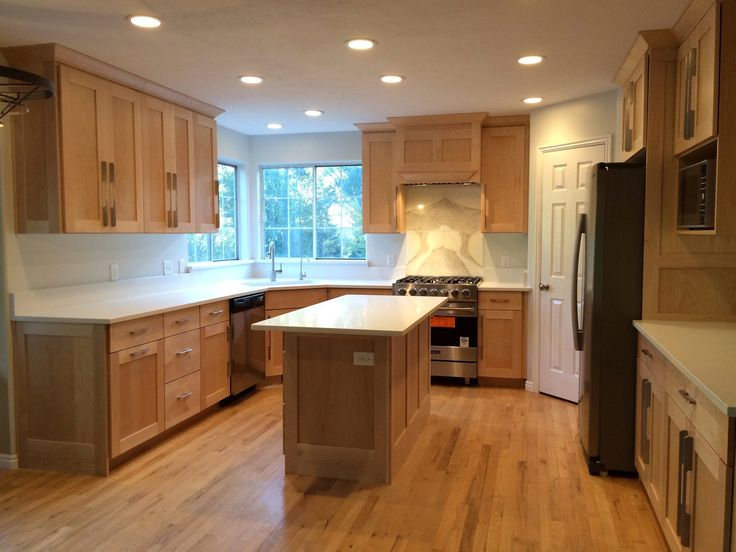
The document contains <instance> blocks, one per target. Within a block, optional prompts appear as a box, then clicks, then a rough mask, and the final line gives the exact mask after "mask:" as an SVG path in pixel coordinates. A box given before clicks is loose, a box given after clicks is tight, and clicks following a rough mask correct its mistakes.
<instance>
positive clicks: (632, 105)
mask: <svg viewBox="0 0 736 552" xmlns="http://www.w3.org/2000/svg"><path fill="white" fill-rule="evenodd" d="M647 61H648V57H647V55H646V54H645V55H644V56H643V57H642V58H641V61H639V63H638V64H637V66H636V67H635V68H634V71H633V72H632V73H631V76H630V77H629V80H628V82H627V83H626V86H625V88H624V91H623V106H622V107H623V110H622V112H623V117H622V121H623V128H622V129H621V152H622V158H623V159H628V158H629V157H631V156H632V155H634V154H635V153H638V152H639V151H640V150H641V149H642V148H643V147H644V146H645V145H646V143H645V141H646V120H647V116H646V109H647Z"/></svg>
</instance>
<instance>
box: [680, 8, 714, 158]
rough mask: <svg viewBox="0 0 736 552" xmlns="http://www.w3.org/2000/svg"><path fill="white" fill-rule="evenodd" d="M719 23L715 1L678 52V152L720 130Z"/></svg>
mask: <svg viewBox="0 0 736 552" xmlns="http://www.w3.org/2000/svg"><path fill="white" fill-rule="evenodd" d="M718 24H719V22H718V10H717V9H716V3H713V5H712V6H711V8H710V9H709V10H708V12H707V13H706V14H705V15H704V16H703V18H702V19H701V20H700V22H698V24H697V25H696V26H695V28H694V29H693V30H692V32H691V33H690V34H689V35H688V36H687V37H686V38H685V40H683V42H682V44H681V45H680V47H679V49H678V51H677V103H676V105H677V122H676V127H675V128H676V134H675V153H676V154H678V153H682V152H683V151H685V150H686V149H688V148H690V147H692V146H694V145H696V144H699V143H701V142H702V141H704V140H707V139H708V138H710V137H712V136H715V135H716V133H717V132H718V130H717V116H718V112H717V97H718V83H717V67H718V44H717V38H718V35H719V33H718Z"/></svg>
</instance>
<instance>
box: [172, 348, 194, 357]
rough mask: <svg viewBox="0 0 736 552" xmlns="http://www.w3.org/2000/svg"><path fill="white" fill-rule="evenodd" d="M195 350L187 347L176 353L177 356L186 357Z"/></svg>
mask: <svg viewBox="0 0 736 552" xmlns="http://www.w3.org/2000/svg"><path fill="white" fill-rule="evenodd" d="M193 350H194V349H192V348H191V347H187V348H186V349H182V350H181V351H176V356H184V355H188V354H189V353H191V352H192V351H193Z"/></svg>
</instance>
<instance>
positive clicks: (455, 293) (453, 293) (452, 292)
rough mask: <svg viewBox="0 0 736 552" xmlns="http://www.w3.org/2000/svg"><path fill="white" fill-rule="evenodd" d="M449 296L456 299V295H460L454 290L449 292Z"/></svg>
mask: <svg viewBox="0 0 736 552" xmlns="http://www.w3.org/2000/svg"><path fill="white" fill-rule="evenodd" d="M450 295H452V296H453V297H457V296H458V295H460V292H459V291H458V290H456V289H453V290H451V291H450Z"/></svg>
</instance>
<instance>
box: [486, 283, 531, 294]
mask: <svg viewBox="0 0 736 552" xmlns="http://www.w3.org/2000/svg"><path fill="white" fill-rule="evenodd" d="M478 289H479V290H480V291H524V292H529V291H531V290H532V288H530V287H529V286H527V285H526V284H513V283H501V282H481V283H480V284H479V285H478Z"/></svg>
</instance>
